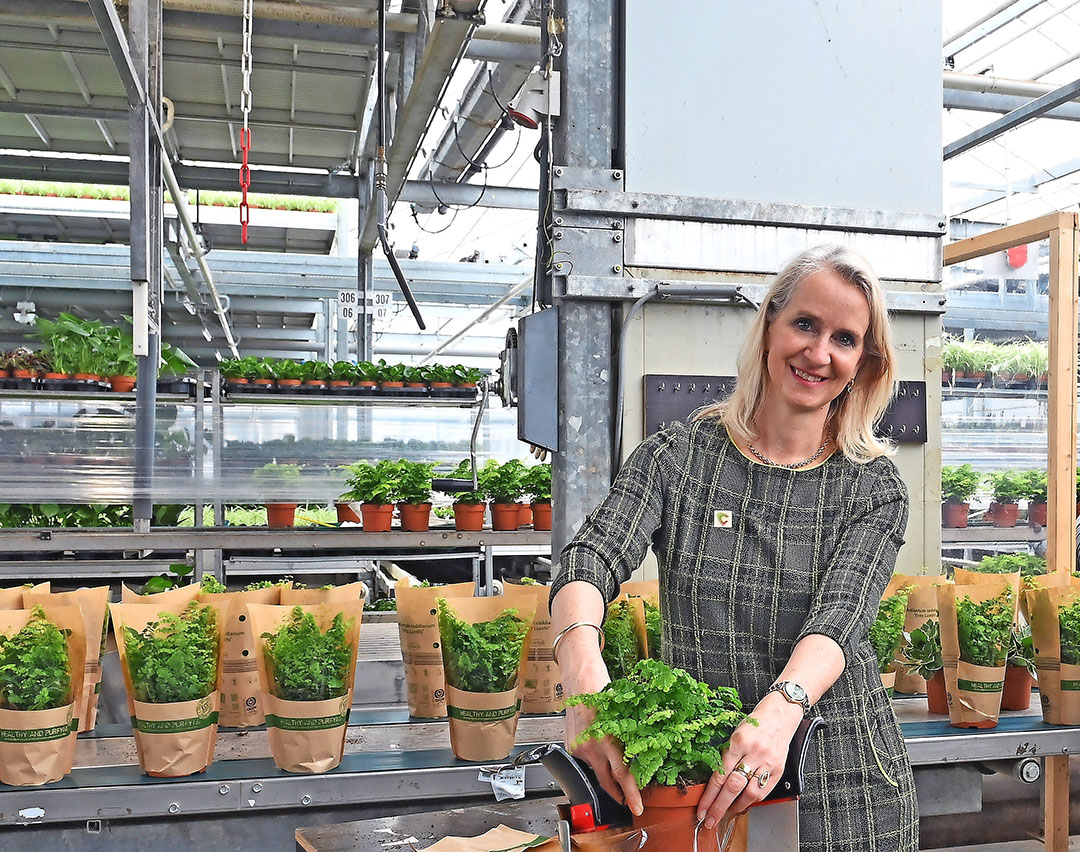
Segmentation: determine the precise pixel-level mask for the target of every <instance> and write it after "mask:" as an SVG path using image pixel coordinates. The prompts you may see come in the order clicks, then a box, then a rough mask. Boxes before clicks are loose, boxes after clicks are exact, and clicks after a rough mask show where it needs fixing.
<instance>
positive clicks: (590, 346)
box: [541, 0, 623, 554]
mask: <svg viewBox="0 0 1080 852" xmlns="http://www.w3.org/2000/svg"><path fill="white" fill-rule="evenodd" d="M545 5H546V4H545ZM619 5H620V4H619V3H617V2H616V0H566V2H565V4H563V5H562V14H563V15H564V16H565V23H566V31H565V33H564V35H563V44H564V47H563V52H562V55H561V56H560V57H559V58H558V60H557V61H558V66H557V70H559V71H561V72H562V84H563V87H564V91H567V92H575V93H576V96H575V97H573V98H568V99H567V102H566V103H565V104H564V108H563V112H562V115H561V116H560V117H559V119H558V121H557V123H556V124H555V127H554V137H553V147H552V152H551V159H552V161H553V162H555V163H560V164H565V165H566V166H571V167H582V168H590V169H595V170H598V171H599V170H610V169H613V168H614V167H615V164H613V162H612V157H613V153H612V152H613V149H614V148H615V135H614V130H615V128H616V127H617V126H618V124H619V120H618V113H617V104H618V102H619V97H618V92H617V89H616V87H617V85H618V84H617V74H616V71H615V69H616V68H617V67H618V64H617V61H616V59H617V53H616V44H615V32H616V31H617V29H618V23H617V22H618V20H619V15H618V7H619ZM613 21H615V22H616V25H615V26H613V25H612V22H613ZM611 174H612V173H611V172H610V171H608V177H609V181H608V186H610V187H611V188H612V189H621V188H622V183H621V182H618V181H614V180H612V179H611ZM544 215H546V214H545V212H542V213H541V216H544ZM542 224H543V225H546V226H550V225H551V223H550V222H543V223H542ZM609 242H610V241H609ZM610 245H612V246H615V244H614V243H611V244H610ZM622 245H623V244H622V243H619V244H618V246H620V247H621V246H622ZM612 254H613V255H615V256H617V257H619V258H620V259H617V260H614V261H613V262H614V263H615V264H621V262H622V261H621V250H618V251H617V252H616V251H614V250H613V251H612ZM609 260H610V258H608V257H607V256H606V255H605V257H603V258H597V262H608V261H609ZM609 268H610V267H609ZM614 333H615V329H614V327H613V322H612V308H611V306H610V305H606V304H597V303H589V302H583V301H577V300H573V299H567V300H564V301H562V302H561V303H560V307H559V341H558V395H559V398H558V411H559V415H558V417H559V425H558V441H559V447H558V452H557V453H556V454H555V456H554V459H553V464H552V490H553V495H554V497H555V504H556V506H557V511H556V514H555V517H554V518H553V532H552V553H553V554H558V553H559V552H560V551H561V550H562V548H563V547H564V546H565V545H566V544H567V543H568V542H569V541H570V539H571V538H573V536H574V533H575V532H576V531H577V529H578V527H579V526H580V525H581V523H582V521H584V519H585V516H586V515H587V514H588V513H589V512H590V511H591V510H592V509H593V508H595V507H596V506H597V504H599V502H600V501H601V500H602V499H603V497H604V495H605V494H606V493H607V490H608V485H609V483H610V482H611V475H612V458H611V453H612V425H613V420H614V418H613V413H614V412H613V406H614V397H615V383H614V378H615V370H614V358H613V353H612V339H613V335H614Z"/></svg>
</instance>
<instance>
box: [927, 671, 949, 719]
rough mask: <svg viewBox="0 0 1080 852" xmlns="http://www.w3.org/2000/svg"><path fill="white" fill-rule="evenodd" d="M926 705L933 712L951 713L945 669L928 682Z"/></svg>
mask: <svg viewBox="0 0 1080 852" xmlns="http://www.w3.org/2000/svg"><path fill="white" fill-rule="evenodd" d="M926 706H927V709H928V710H929V711H930V712H931V713H938V714H940V715H942V716H948V715H949V702H948V699H946V698H945V670H944V669H938V670H937V673H936V674H935V675H934V676H933V677H932V678H930V680H928V681H927V682H926Z"/></svg>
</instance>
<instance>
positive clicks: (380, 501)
mask: <svg viewBox="0 0 1080 852" xmlns="http://www.w3.org/2000/svg"><path fill="white" fill-rule="evenodd" d="M344 469H345V471H346V472H347V473H348V474H349V475H348V476H347V477H346V478H345V487H346V488H347V489H348V490H346V491H345V492H344V493H343V494H342V495H341V496H340V497H339V498H338V499H339V500H342V501H347V502H350V503H368V504H373V505H382V506H385V505H387V504H388V503H395V502H397V499H398V494H399V493H400V490H401V466H400V465H399V464H398V463H397V462H394V461H390V460H389V459H383V460H382V461H380V462H379V463H378V464H374V465H373V464H370V463H369V462H363V461H361V462H356V463H354V464H350V465H345V467H344ZM429 480H430V476H429Z"/></svg>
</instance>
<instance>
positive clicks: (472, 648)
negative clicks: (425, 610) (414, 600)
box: [437, 598, 529, 692]
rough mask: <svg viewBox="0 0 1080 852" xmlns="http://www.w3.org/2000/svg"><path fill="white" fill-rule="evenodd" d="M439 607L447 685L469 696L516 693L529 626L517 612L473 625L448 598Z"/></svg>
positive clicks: (513, 610) (510, 610) (507, 612)
mask: <svg viewBox="0 0 1080 852" xmlns="http://www.w3.org/2000/svg"><path fill="white" fill-rule="evenodd" d="M437 605H438V609H439V635H440V638H441V639H442V645H443V648H442V655H443V665H444V666H445V668H446V682H447V683H448V684H450V686H452V687H454V688H455V689H462V690H465V691H466V692H506V691H507V690H509V689H513V687H514V684H516V683H517V678H518V668H519V666H520V664H521V652H522V646H523V645H524V642H525V637H526V636H527V635H528V632H529V623H528V622H527V621H526V620H525V619H523V618H521V617H520V616H519V615H518V611H517V610H516V609H513V608H508V609H505V610H503V611H502V612H501V613H500V614H499V615H498V616H496V617H495V618H493V619H492V620H491V621H479V622H477V623H475V624H469V623H468V622H466V621H464V620H463V619H461V618H459V617H458V615H457V613H455V612H454V611H453V609H452V608H451V607H450V604H449V603H447V601H446V599H445V598H439V599H438V602H437Z"/></svg>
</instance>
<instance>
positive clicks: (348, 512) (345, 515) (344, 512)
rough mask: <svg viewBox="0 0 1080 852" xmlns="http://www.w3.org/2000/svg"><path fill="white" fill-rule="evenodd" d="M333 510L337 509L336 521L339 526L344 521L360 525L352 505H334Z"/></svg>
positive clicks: (358, 517)
mask: <svg viewBox="0 0 1080 852" xmlns="http://www.w3.org/2000/svg"><path fill="white" fill-rule="evenodd" d="M334 508H336V509H337V519H338V523H339V524H341V523H344V522H346V521H349V522H351V523H354V524H358V523H360V516H359V515H358V514H356V510H355V509H353V504H352V503H335V504H334Z"/></svg>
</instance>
